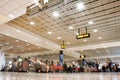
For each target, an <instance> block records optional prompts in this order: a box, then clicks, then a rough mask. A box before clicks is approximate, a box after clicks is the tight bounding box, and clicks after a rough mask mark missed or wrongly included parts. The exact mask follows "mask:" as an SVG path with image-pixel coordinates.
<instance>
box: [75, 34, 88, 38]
mask: <svg viewBox="0 0 120 80" xmlns="http://www.w3.org/2000/svg"><path fill="white" fill-rule="evenodd" d="M89 37H90V33H87V34H80V35H76V39H83V38H89Z"/></svg>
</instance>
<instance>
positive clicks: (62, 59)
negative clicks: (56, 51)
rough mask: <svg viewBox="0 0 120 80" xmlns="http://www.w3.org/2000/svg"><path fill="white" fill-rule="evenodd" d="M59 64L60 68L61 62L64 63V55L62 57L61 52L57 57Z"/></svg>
mask: <svg viewBox="0 0 120 80" xmlns="http://www.w3.org/2000/svg"><path fill="white" fill-rule="evenodd" d="M59 62H60V64H61V66H63V62H64V55H63V51H62V50H61V51H60V55H59Z"/></svg>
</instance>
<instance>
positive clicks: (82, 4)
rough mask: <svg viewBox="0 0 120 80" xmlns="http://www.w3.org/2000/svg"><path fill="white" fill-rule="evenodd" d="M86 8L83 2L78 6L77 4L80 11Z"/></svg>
mask: <svg viewBox="0 0 120 80" xmlns="http://www.w3.org/2000/svg"><path fill="white" fill-rule="evenodd" d="M84 7H85V6H84V3H82V2H79V3H78V4H77V8H78V9H79V10H81V9H83V8H84Z"/></svg>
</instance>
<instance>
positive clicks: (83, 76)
mask: <svg viewBox="0 0 120 80" xmlns="http://www.w3.org/2000/svg"><path fill="white" fill-rule="evenodd" d="M0 80H120V73H69V74H68V73H12V72H6V73H5V72H1V73H0Z"/></svg>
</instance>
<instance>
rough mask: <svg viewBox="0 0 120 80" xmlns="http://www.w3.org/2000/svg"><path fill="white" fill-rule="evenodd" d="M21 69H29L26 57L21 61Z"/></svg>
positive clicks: (26, 70) (25, 70)
mask: <svg viewBox="0 0 120 80" xmlns="http://www.w3.org/2000/svg"><path fill="white" fill-rule="evenodd" d="M22 70H23V71H24V72H28V70H29V63H28V61H27V58H25V60H24V61H23V63H22Z"/></svg>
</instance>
